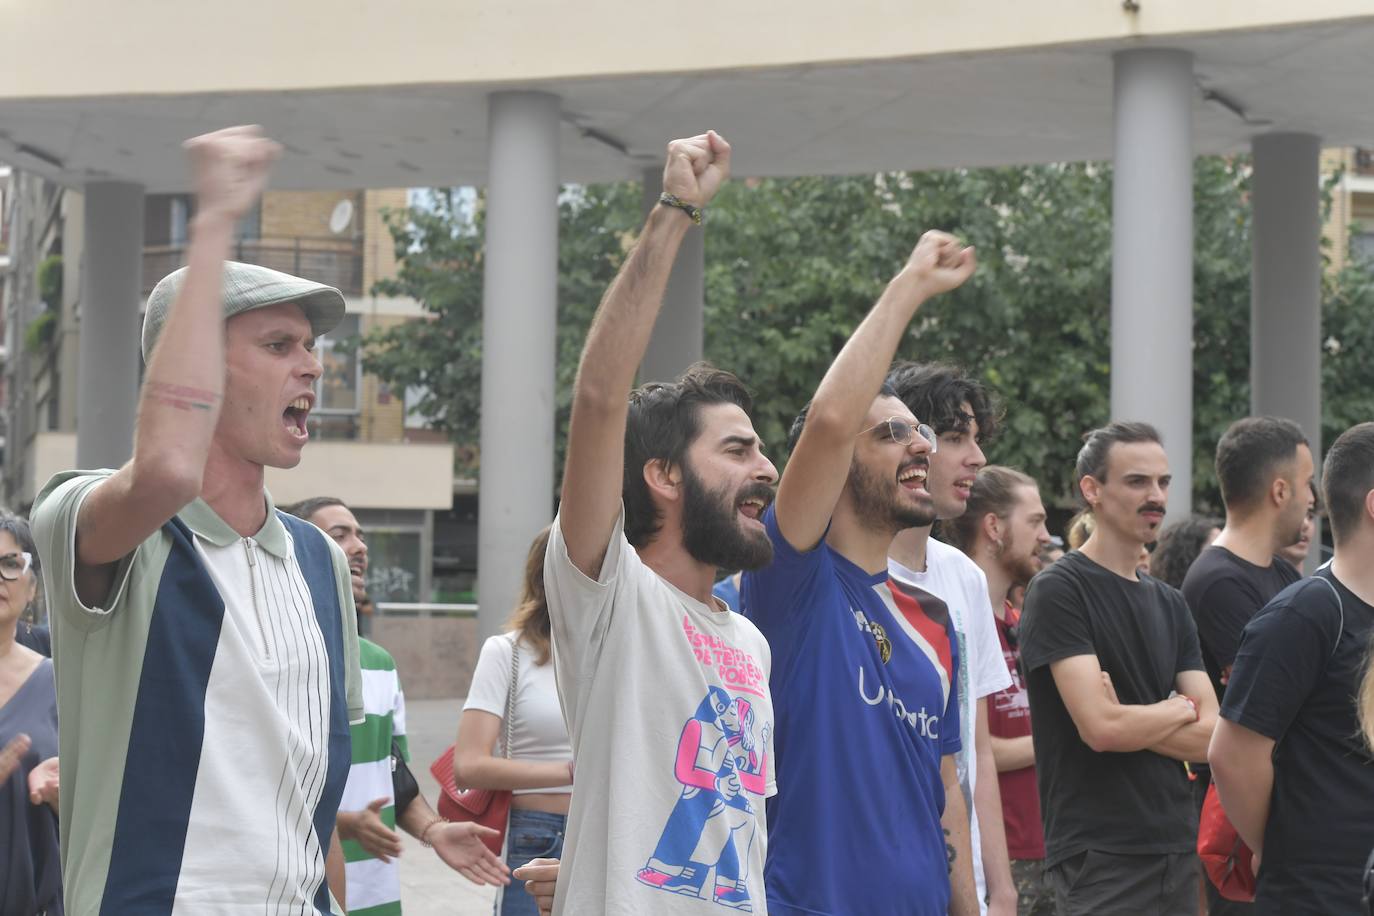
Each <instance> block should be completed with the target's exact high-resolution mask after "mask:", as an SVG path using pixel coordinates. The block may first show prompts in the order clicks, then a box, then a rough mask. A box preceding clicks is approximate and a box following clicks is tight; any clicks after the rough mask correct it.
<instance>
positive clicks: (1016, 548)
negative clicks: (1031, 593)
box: [1001, 543, 1040, 586]
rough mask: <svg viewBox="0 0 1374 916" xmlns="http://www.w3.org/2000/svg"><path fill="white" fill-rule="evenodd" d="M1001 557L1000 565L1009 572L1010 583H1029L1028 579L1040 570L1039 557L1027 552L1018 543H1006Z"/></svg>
mask: <svg viewBox="0 0 1374 916" xmlns="http://www.w3.org/2000/svg"><path fill="white" fill-rule="evenodd" d="M1004 554H1005V555H1004V556H1003V557H1002V558H1001V560H1002V566H1003V568H1004V569H1006V571H1007V572H1008V573H1010V574H1011V584H1012V585H1022V586H1024V585H1029V584H1030V580H1031V579H1032V578H1033V577H1034V576H1035V574H1036V573H1038V572H1040V557H1039V555H1037V554H1028V553H1026V551H1025V550H1024V549H1022V548H1021V546H1020V545H1019V544H1012V543H1008V545H1007V550H1006V551H1004Z"/></svg>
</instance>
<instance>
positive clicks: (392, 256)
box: [362, 188, 406, 293]
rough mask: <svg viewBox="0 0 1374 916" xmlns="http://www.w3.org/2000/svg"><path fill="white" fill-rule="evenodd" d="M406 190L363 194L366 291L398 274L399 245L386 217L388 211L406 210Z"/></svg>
mask: <svg viewBox="0 0 1374 916" xmlns="http://www.w3.org/2000/svg"><path fill="white" fill-rule="evenodd" d="M405 206H406V190H405V189H404V188H384V189H381V190H372V191H364V192H363V201H362V219H363V226H362V229H363V291H364V293H367V292H369V291H371V289H372V284H373V283H374V282H376V281H377V280H378V279H382V278H385V277H393V276H395V275H396V246H395V245H394V244H393V243H392V241H391V232H390V230H388V229H387V227H386V220H385V219H384V218H383V211H385V210H404V209H405Z"/></svg>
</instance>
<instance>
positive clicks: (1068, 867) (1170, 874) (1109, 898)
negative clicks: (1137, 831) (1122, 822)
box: [1045, 849, 1201, 916]
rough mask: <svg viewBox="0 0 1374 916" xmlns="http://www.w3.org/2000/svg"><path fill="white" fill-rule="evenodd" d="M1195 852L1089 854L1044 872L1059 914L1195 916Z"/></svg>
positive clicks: (1073, 858)
mask: <svg viewBox="0 0 1374 916" xmlns="http://www.w3.org/2000/svg"><path fill="white" fill-rule="evenodd" d="M1199 874H1201V870H1200V868H1199V867H1198V858H1197V855H1196V853H1170V854H1166V855H1122V854H1118V853H1114V852H1099V851H1098V850H1096V849H1090V850H1088V851H1087V852H1082V853H1079V854H1078V855H1076V856H1070V857H1069V858H1067V859H1064V860H1063V861H1061V862H1058V863H1057V864H1055V865H1054V866H1053V867H1051V868H1049V869H1047V870H1046V871H1045V881H1046V882H1047V883H1048V884H1049V886H1050V887H1051V888H1052V889H1053V890H1054V905H1055V911H1056V912H1057V913H1058V914H1059V916H1143V914H1149V916H1185V914H1186V916H1196V914H1197V910H1198V906H1197V904H1198V899H1197V882H1198V875H1199Z"/></svg>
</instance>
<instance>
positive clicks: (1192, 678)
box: [1050, 655, 1217, 763]
mask: <svg viewBox="0 0 1374 916" xmlns="http://www.w3.org/2000/svg"><path fill="white" fill-rule="evenodd" d="M1050 673H1051V674H1052V675H1053V676H1054V684H1055V686H1056V687H1057V688H1058V689H1059V695H1060V697H1062V698H1063V700H1064V706H1065V708H1066V709H1068V711H1069V716H1070V717H1072V719H1073V724H1074V725H1075V726H1076V727H1077V728H1078V734H1079V735H1080V736H1081V737H1082V738H1083V743H1084V744H1086V745H1088V747H1090V748H1092V749H1093V750H1094V751H1097V752H1099V753H1101V752H1107V751H1111V752H1115V753H1130V752H1132V751H1153V752H1154V753H1156V754H1161V755H1163V756H1165V757H1172V758H1173V759H1174V760H1183V761H1191V762H1198V763H1203V762H1206V760H1207V743H1208V742H1209V741H1210V740H1211V738H1212V730H1213V728H1214V727H1215V726H1216V722H1217V698H1216V694H1215V693H1214V692H1213V691H1212V683H1211V681H1210V680H1208V678H1207V673H1206V672H1204V671H1180V672H1178V673H1177V674H1176V675H1175V677H1174V689H1175V691H1177V693H1176V695H1174V696H1171V697H1169V698H1168V699H1165V700H1161V701H1160V702H1158V703H1149V704H1134V703H1122V702H1120V701H1119V700H1118V699H1117V697H1116V691H1115V690H1114V689H1112V686H1111V681H1110V679H1109V678H1107V676H1106V674H1105V672H1103V670H1102V666H1101V664H1100V663H1099V662H1098V659H1097V656H1096V655H1074V656H1071V657H1069V658H1062V659H1060V660H1058V661H1056V662H1051V663H1050ZM1189 698H1191V702H1190V700H1189ZM1194 704H1196V709H1194Z"/></svg>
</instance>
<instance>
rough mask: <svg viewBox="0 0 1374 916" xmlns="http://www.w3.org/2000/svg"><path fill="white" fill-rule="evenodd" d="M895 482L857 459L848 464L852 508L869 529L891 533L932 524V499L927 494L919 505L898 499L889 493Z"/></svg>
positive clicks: (933, 519)
mask: <svg viewBox="0 0 1374 916" xmlns="http://www.w3.org/2000/svg"><path fill="white" fill-rule="evenodd" d="M898 486H900V485H899V484H897V483H896V482H895V481H886V480H884V479H882V478H881V477H880V476H879V475H878V474H876V473H874V472H872V471H870V470H869V469H868V468H866V467H864V466H863V465H862V464H861V463H860V462H859V461H858V460H857V459H855V460H854V461H853V462H851V463H850V465H849V490H850V493H851V495H852V498H853V500H854V511H855V513H856V514H857V515H858V516H859V518H862V519H864V520H865V521H866V523H867V527H869V528H883V527H885V528H887V529H888V530H890V531H892V532H893V533H894V534H895V533H896V532H898V531H905V530H906V529H908V528H925V527H926V526H928V525H933V524H935V500H934V499H933V498H931V497H929V496H927V497H926V499H925V502H924V503H923V504H922V505H919V506H912V505H906V504H904V503H902V502H899V501H898V499H897V497H896V495H895V494H894V493H892V488H893V487H898Z"/></svg>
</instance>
